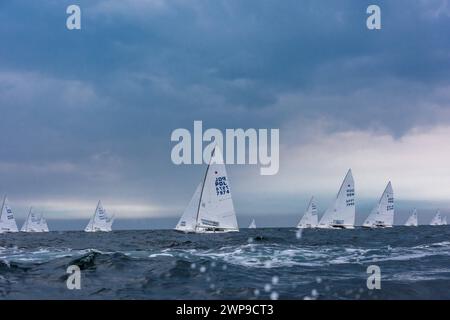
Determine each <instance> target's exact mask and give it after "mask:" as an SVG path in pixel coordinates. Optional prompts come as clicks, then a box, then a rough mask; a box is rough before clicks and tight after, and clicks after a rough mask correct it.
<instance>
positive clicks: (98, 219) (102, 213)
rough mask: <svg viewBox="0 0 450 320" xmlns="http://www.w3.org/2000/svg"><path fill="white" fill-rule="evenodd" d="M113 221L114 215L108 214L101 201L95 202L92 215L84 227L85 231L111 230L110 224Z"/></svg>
mask: <svg viewBox="0 0 450 320" xmlns="http://www.w3.org/2000/svg"><path fill="white" fill-rule="evenodd" d="M113 222H114V216H110V215H109V214H108V212H106V210H105V209H104V208H103V205H102V203H101V201H99V202H98V203H97V208H96V209H95V212H94V215H93V216H92V217H91V220H89V223H88V225H87V226H86V228H85V229H84V231H86V232H97V231H102V232H109V231H111V230H112V224H113Z"/></svg>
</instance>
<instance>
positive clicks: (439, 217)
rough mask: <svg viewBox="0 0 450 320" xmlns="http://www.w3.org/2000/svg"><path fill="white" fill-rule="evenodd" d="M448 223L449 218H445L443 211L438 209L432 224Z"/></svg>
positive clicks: (441, 224)
mask: <svg viewBox="0 0 450 320" xmlns="http://www.w3.org/2000/svg"><path fill="white" fill-rule="evenodd" d="M446 224H447V219H443V218H442V215H441V211H440V210H438V211H437V212H436V215H435V216H434V218H433V219H432V220H431V222H430V226H443V225H446Z"/></svg>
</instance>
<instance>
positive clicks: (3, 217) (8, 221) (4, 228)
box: [0, 196, 19, 233]
mask: <svg viewBox="0 0 450 320" xmlns="http://www.w3.org/2000/svg"><path fill="white" fill-rule="evenodd" d="M18 231H19V229H18V228H17V223H16V219H15V218H14V214H13V212H12V210H11V208H10V207H9V205H8V199H7V198H6V196H5V197H4V198H3V204H2V211H1V214H0V233H4V232H18Z"/></svg>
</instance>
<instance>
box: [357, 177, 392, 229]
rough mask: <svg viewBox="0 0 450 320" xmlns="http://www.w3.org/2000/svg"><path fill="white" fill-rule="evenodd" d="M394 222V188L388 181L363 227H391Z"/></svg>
mask: <svg viewBox="0 0 450 320" xmlns="http://www.w3.org/2000/svg"><path fill="white" fill-rule="evenodd" d="M393 224H394V190H393V189H392V184H391V182H390V181H389V183H388V184H387V186H386V189H384V192H383V195H382V196H381V198H380V200H379V201H378V204H377V205H376V206H375V208H373V210H372V212H371V213H370V214H369V216H368V217H367V219H366V221H364V224H363V227H366V228H392V226H393Z"/></svg>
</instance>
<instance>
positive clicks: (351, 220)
mask: <svg viewBox="0 0 450 320" xmlns="http://www.w3.org/2000/svg"><path fill="white" fill-rule="evenodd" d="M354 226H355V182H354V180H353V175H352V170H351V169H350V170H348V172H347V175H346V176H345V178H344V181H343V182H342V185H341V188H340V189H339V192H338V194H337V196H336V199H335V200H334V202H333V204H332V205H331V206H330V207H329V208H328V209H327V210H326V211H325V213H324V215H323V217H322V219H320V223H319V225H318V227H319V228H343V229H353V228H354Z"/></svg>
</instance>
